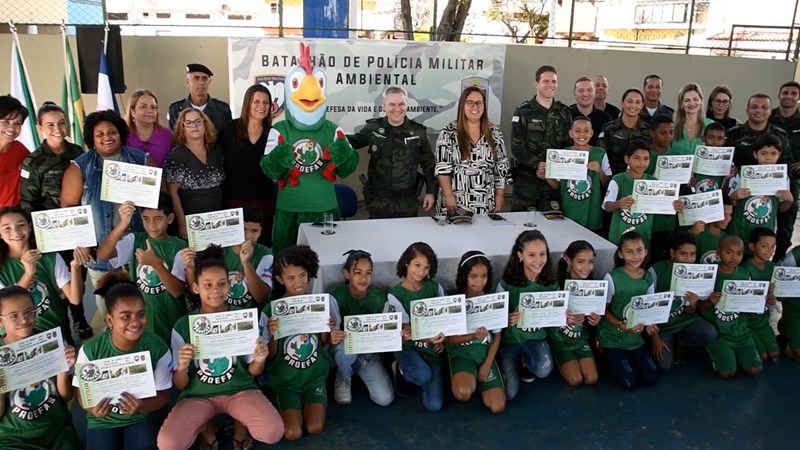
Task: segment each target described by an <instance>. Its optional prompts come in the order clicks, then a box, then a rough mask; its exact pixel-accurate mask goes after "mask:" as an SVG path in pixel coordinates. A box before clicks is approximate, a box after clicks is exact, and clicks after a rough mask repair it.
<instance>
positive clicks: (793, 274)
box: [772, 266, 800, 298]
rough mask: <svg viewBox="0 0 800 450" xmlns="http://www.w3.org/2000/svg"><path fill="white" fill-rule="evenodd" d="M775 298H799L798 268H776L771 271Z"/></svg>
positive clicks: (799, 277) (799, 275)
mask: <svg viewBox="0 0 800 450" xmlns="http://www.w3.org/2000/svg"><path fill="white" fill-rule="evenodd" d="M772 282H773V283H775V297H784V298H785V297H800V267H780V266H776V267H775V270H773V271H772Z"/></svg>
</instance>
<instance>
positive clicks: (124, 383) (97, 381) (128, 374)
mask: <svg viewBox="0 0 800 450" xmlns="http://www.w3.org/2000/svg"><path fill="white" fill-rule="evenodd" d="M75 376H76V377H77V378H78V390H79V391H80V395H81V399H82V400H83V407H84V408H86V409H89V408H94V407H95V405H97V404H98V403H100V401H101V400H103V399H104V398H108V399H110V401H111V403H112V404H115V403H119V398H120V395H121V394H122V393H123V392H127V393H128V394H130V395H132V396H134V397H136V398H139V399H141V398H149V397H155V396H156V382H155V378H154V377H153V366H152V365H151V364H150V352H146V351H145V352H139V353H129V354H127V355H121V356H114V357H112V358H105V359H96V360H94V361H89V362H87V363H83V364H76V365H75Z"/></svg>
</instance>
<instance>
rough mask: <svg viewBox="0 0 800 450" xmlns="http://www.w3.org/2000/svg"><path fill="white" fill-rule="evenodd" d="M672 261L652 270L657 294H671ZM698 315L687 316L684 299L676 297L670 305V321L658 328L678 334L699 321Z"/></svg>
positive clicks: (661, 262) (658, 264)
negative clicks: (654, 275)
mask: <svg viewBox="0 0 800 450" xmlns="http://www.w3.org/2000/svg"><path fill="white" fill-rule="evenodd" d="M672 267H673V263H672V261H659V262H657V263H655V264H653V267H651V268H650V270H652V271H653V272H655V274H656V277H655V279H656V289H655V292H669V291H670V290H671V287H672ZM699 318H700V316H698V315H697V314H687V313H686V305H685V303H684V300H683V298H682V297H677V296H676V297H674V298H673V299H672V304H671V305H670V311H669V320H668V321H667V323H662V324H660V325H659V326H658V328H659V330H661V331H667V332H671V333H677V332H679V331H681V330H682V329H684V328H685V327H686V325H689V324H690V323H692V322H694V321H695V320H697V319H699Z"/></svg>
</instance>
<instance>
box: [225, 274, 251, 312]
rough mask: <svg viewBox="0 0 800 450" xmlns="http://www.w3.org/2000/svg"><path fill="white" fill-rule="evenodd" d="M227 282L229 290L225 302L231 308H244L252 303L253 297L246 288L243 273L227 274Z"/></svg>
mask: <svg viewBox="0 0 800 450" xmlns="http://www.w3.org/2000/svg"><path fill="white" fill-rule="evenodd" d="M228 282H230V284H231V289H230V291H228V298H227V299H225V301H227V302H228V304H229V305H231V306H244V305H246V304H248V303H250V302H252V301H253V296H252V294H250V291H249V289H248V288H247V277H245V275H244V272H235V271H232V272H229V273H228Z"/></svg>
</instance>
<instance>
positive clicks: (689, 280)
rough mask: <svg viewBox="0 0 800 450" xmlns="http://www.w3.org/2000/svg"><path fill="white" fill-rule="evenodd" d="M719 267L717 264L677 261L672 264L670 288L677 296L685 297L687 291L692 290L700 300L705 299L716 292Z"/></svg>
mask: <svg viewBox="0 0 800 450" xmlns="http://www.w3.org/2000/svg"><path fill="white" fill-rule="evenodd" d="M717 267H718V266H717V264H683V263H675V264H673V265H672V281H671V282H670V285H669V288H670V290H671V291H673V292H674V293H675V297H683V296H684V295H686V293H687V292H692V293H694V294H695V295H697V297H698V298H699V299H700V300H705V299H707V298H708V297H709V296H710V295H711V293H712V292H714V282H715V281H716V280H717Z"/></svg>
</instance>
